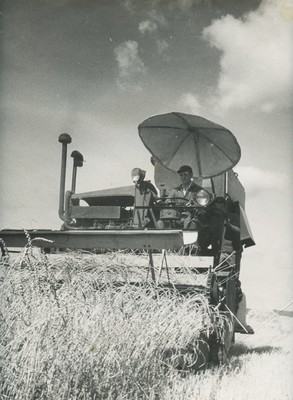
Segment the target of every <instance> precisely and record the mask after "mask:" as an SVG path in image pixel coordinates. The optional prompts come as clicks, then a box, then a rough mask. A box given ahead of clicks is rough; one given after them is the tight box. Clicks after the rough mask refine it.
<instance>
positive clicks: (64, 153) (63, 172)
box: [58, 133, 71, 221]
mask: <svg viewBox="0 0 293 400" xmlns="http://www.w3.org/2000/svg"><path fill="white" fill-rule="evenodd" d="M58 141H59V142H60V143H62V158H61V177H60V191H59V217H60V218H61V219H62V221H64V197H65V178H66V159H67V145H68V144H69V143H71V137H70V135H68V133H61V135H60V136H59V138H58Z"/></svg>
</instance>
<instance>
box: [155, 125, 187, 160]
mask: <svg viewBox="0 0 293 400" xmlns="http://www.w3.org/2000/svg"><path fill="white" fill-rule="evenodd" d="M150 128H151V129H158V128H159V129H169V128H170V129H176V130H178V131H184V130H186V128H177V127H174V126H164V127H163V128H162V126H151V127H149V129H150ZM187 137H188V133H187V134H186V135H185V136H184V137H183V139H182V140H181V141H180V143H179V145H178V147H177V150H175V151H174V153H172V154H171V157H172V158H173V157H174V156H175V154H176V153H177V151H178V149H179V147H180V146H181V145H182V143H183V142H184V141H185V140H186V138H187ZM169 164H170V163H168V165H169Z"/></svg>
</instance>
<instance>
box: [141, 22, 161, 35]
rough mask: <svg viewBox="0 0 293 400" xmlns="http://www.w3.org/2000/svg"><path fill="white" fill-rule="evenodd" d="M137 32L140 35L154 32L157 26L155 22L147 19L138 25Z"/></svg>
mask: <svg viewBox="0 0 293 400" xmlns="http://www.w3.org/2000/svg"><path fill="white" fill-rule="evenodd" d="M138 30H139V31H140V33H146V32H155V31H157V30H158V24H157V23H156V22H155V21H151V20H150V19H147V20H145V21H142V22H140V24H139V25H138Z"/></svg>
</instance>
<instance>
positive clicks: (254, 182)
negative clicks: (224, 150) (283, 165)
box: [234, 167, 289, 195]
mask: <svg viewBox="0 0 293 400" xmlns="http://www.w3.org/2000/svg"><path fill="white" fill-rule="evenodd" d="M234 170H235V172H237V174H238V175H239V179H240V181H241V183H242V184H243V186H244V187H245V191H246V192H247V193H249V194H250V195H252V194H256V193H259V192H264V191H267V190H268V191H271V190H276V189H277V190H278V191H280V192H281V193H282V192H283V191H284V189H286V190H288V187H289V176H287V175H285V174H284V173H280V172H273V171H267V170H266V171H265V170H262V169H259V168H255V167H235V168H234Z"/></svg>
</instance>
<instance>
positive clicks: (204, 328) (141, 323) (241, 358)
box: [0, 246, 293, 400]
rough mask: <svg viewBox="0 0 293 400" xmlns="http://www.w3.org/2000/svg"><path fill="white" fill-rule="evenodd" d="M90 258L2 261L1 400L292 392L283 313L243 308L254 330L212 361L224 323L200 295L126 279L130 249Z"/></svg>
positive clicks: (36, 255)
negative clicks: (211, 349) (215, 335)
mask: <svg viewBox="0 0 293 400" xmlns="http://www.w3.org/2000/svg"><path fill="white" fill-rule="evenodd" d="M96 257H97V256H95V255H87V256H85V255H84V254H82V253H78V252H74V253H68V254H66V255H64V254H60V255H58V254H56V255H52V256H47V255H45V254H44V253H43V252H41V251H40V250H38V249H34V248H33V247H32V246H28V247H26V248H25V249H24V250H23V251H22V253H21V254H19V255H18V256H17V257H14V258H13V259H9V258H8V257H3V258H2V259H1V298H0V299H1V302H0V307H1V309H0V312H1V313H0V318H1V320H0V337H1V339H0V340H1V344H0V345H1V349H0V350H1V352H0V357H1V360H0V361H1V364H0V398H1V399H3V400H6V399H9V400H14V399H15V400H17V399H22V400H24V399H25V400H26V399H27V400H32V399H34V400H37V399H42V400H43V399H44V400H45V399H52V400H53V399H54V400H55V399H57V400H59V399H60V400H61V399H64V400H69V399H70V400H75V399H76V400H77V399H80V400H91V399H118V400H120V399H121V400H122V399H163V400H164V399H166V400H169V399H170V400H181V399H182V400H191V399H201V400H206V399H210V400H212V399H215V400H221V399H224V398H225V400H227V399H246V400H247V399H256V398H257V399H266V400H273V399H276V400H282V399H291V398H292V393H293V392H292V387H291V386H290V385H291V384H290V380H291V379H290V377H291V376H292V368H291V367H292V363H291V362H290V355H291V354H292V352H291V344H292V343H291V340H290V339H291V338H292V336H291V332H292V321H291V319H290V318H289V317H287V318H286V317H281V316H277V315H276V316H274V315H272V314H271V313H267V314H265V313H262V312H253V311H250V314H249V318H250V323H253V324H254V325H260V329H259V330H257V331H256V334H255V335H254V336H253V337H243V336H240V335H236V343H235V345H234V346H233V347H232V349H231V352H230V357H229V360H228V363H227V364H225V365H222V366H218V367H216V366H210V365H207V363H206V361H207V346H206V344H205V341H204V339H203V338H206V335H208V334H210V332H212V331H213V330H215V329H220V328H221V326H220V325H221V323H222V322H221V318H220V317H219V318H218V319H217V320H218V324H217V325H215V324H214V323H213V321H214V318H213V316H212V313H211V309H210V306H209V305H208V304H207V301H206V299H205V298H204V297H203V296H201V295H196V296H190V297H183V296H180V295H176V294H175V293H170V292H167V291H166V292H164V293H162V292H161V293H159V294H158V292H157V290H156V288H155V287H154V286H152V285H151V284H149V283H147V284H144V285H140V286H133V285H130V284H128V283H127V279H128V271H129V270H131V268H130V267H131V265H129V264H130V262H129V260H130V258H129V257H128V256H127V254H123V253H119V254H118V255H117V254H116V255H114V254H112V255H110V257H107V258H106V257H104V258H102V259H101V258H99V259H98V260H99V261H98V262H97V258H96ZM113 276H114V277H115V279H114V280H116V281H117V277H119V278H121V277H122V278H123V279H124V281H126V284H124V285H120V286H117V285H114V284H113V281H114V280H113ZM214 312H215V310H213V314H214ZM266 321H268V322H266ZM261 325H263V326H261ZM204 364H205V365H204ZM206 366H209V368H206Z"/></svg>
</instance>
